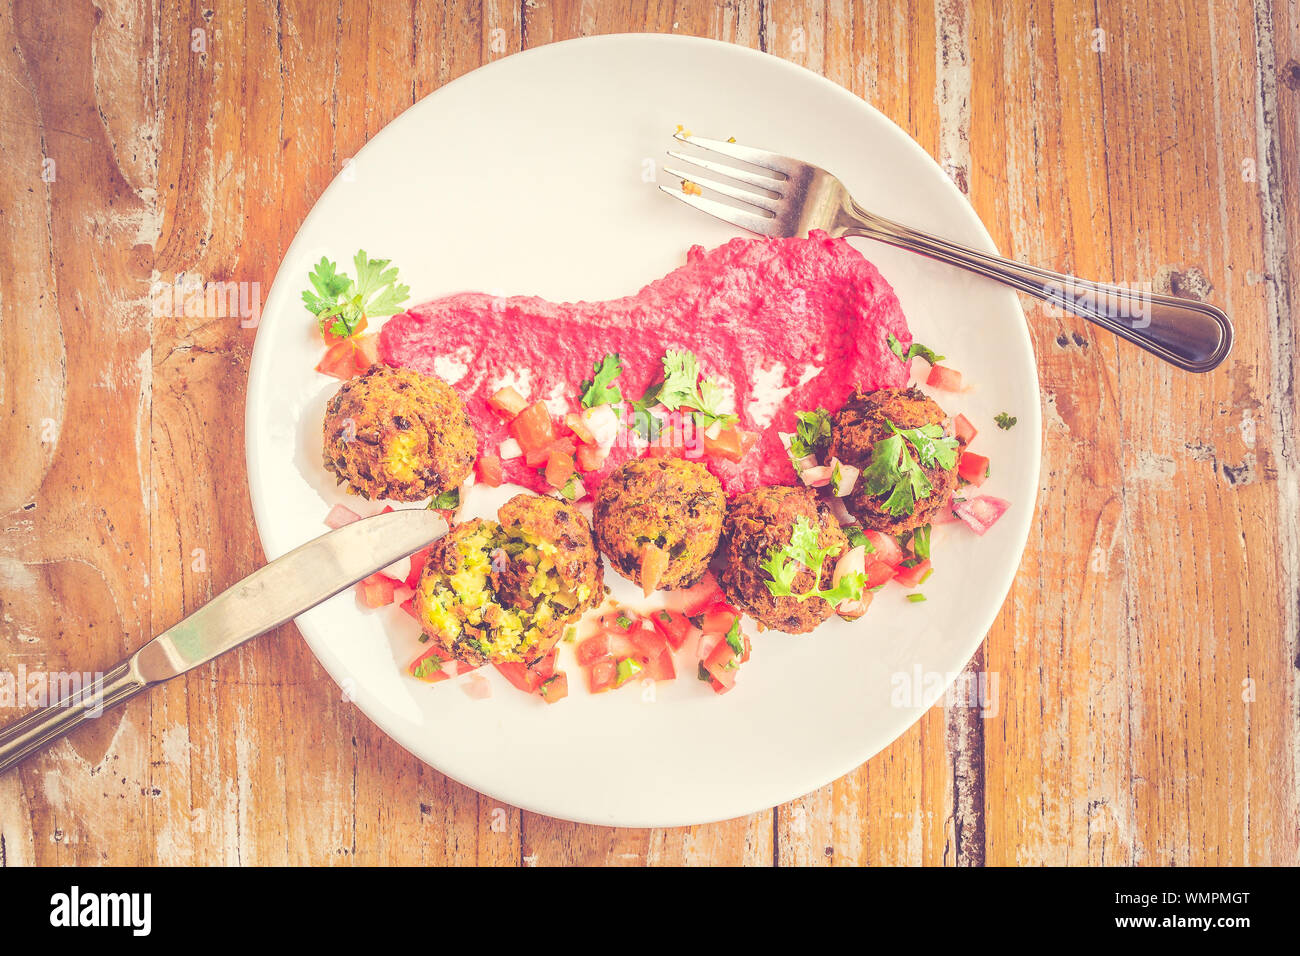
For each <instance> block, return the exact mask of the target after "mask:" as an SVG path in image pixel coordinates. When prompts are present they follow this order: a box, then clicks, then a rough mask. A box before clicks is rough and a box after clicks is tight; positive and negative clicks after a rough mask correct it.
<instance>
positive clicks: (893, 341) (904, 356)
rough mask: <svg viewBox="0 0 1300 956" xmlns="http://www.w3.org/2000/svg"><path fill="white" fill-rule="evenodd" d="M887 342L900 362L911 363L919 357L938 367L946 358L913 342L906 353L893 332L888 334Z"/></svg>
mask: <svg viewBox="0 0 1300 956" xmlns="http://www.w3.org/2000/svg"><path fill="white" fill-rule="evenodd" d="M885 342H886V344H888V345H889V350H890V351H891V352H893V353H894V354H895V355H897V356H898V360H899V361H900V362H910V361H912V359H914V358H915V357H916V356H918V355H919V356H921V358H923V359H925V360H926V361H927V362H929V363H930V364H931V365H938V364H939V363H940V362H942V361H943V360H944V356H942V355H940V354H938V353H937V352H936V351H935V350H934V349H932V348H929V347H927V346H924V345H921V344H920V343H919V342H913V343H912V344H911V345H910V346H908V348H907V351H906V352H904V351H903V343H902V342H900V341H898V337H897V336H895V335H894V333H893V332H889V333H888V334H886V336H885Z"/></svg>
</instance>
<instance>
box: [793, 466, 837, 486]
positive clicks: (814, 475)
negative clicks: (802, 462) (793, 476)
mask: <svg viewBox="0 0 1300 956" xmlns="http://www.w3.org/2000/svg"><path fill="white" fill-rule="evenodd" d="M799 478H800V480H801V481H803V483H804V484H805V485H807V486H808V487H809V488H824V487H825V486H826V485H829V484H830V483H831V466H830V465H818V466H817V467H816V468H803V469H801V470H800V471H799Z"/></svg>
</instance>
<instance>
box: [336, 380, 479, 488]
mask: <svg viewBox="0 0 1300 956" xmlns="http://www.w3.org/2000/svg"><path fill="white" fill-rule="evenodd" d="M477 451H478V441H477V439H476V438H475V437H474V426H473V425H471V424H470V420H469V415H468V414H467V413H466V411H465V403H464V402H462V401H461V399H460V395H458V394H457V393H456V390H455V389H454V388H452V387H451V386H450V385H448V384H447V383H446V382H444V381H443V380H442V379H440V378H434V377H433V376H430V375H421V374H420V373H419V372H416V371H415V370H413V369H409V368H392V367H391V366H388V365H372V366H371V367H370V368H369V370H367V371H366V372H365V373H364V374H363V375H361V376H359V377H358V378H354V379H350V380H348V381H346V382H344V383H343V386H342V387H341V388H340V389H339V390H338V392H337V393H335V395H334V397H333V398H331V399H330V402H329V405H328V406H326V409H325V467H326V468H328V469H329V470H330V471H332V472H333V473H334V474H335V475H336V476H337V477H338V479H339V481H344V482H347V485H348V490H349V491H351V492H352V493H353V494H358V495H360V496H361V497H363V498H366V499H367V500H368V499H371V498H388V499H391V500H393V501H423V500H424V499H425V498H428V497H431V496H433V495H440V494H442V493H443V492H444V491H450V490H451V489H453V488H455V487H457V486H459V485H460V483H461V482H462V481H464V480H465V478H466V476H467V475H468V474H469V471H470V468H472V467H473V465H474V456H475V454H476V453H477Z"/></svg>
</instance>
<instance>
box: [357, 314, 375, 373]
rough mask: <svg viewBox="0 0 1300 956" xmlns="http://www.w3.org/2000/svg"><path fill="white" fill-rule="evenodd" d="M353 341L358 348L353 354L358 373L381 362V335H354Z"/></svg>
mask: <svg viewBox="0 0 1300 956" xmlns="http://www.w3.org/2000/svg"><path fill="white" fill-rule="evenodd" d="M362 321H363V322H364V321H365V320H364V319H363V320H362ZM351 341H352V345H353V348H355V349H356V352H355V353H354V354H353V356H352V364H353V367H355V368H356V370H357V374H360V373H362V372H365V371H367V370H368V369H369V368H370V366H372V365H378V364H379V336H377V335H354V336H352V339H351Z"/></svg>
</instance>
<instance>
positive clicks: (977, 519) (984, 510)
mask: <svg viewBox="0 0 1300 956" xmlns="http://www.w3.org/2000/svg"><path fill="white" fill-rule="evenodd" d="M1009 507H1011V502H1009V501H1003V500H1002V499H1001V498H994V497H993V496H992V495H980V496H979V497H978V498H969V499H967V500H966V501H955V502H953V506H952V510H953V513H954V514H956V515H957V517H958V518H961V520H962V521H964V522H966V524H967V526H968V527H969V528H970V529H971V530H972V531H974V532H975V533H976V534H981V535H982V534H983V533H984V532H985V531H988V530H989V528H991V527H993V525H994V524H996V523H997V520H998V519H999V518H1001V517H1002V515H1003V514H1005V513H1006V510H1007V508H1009Z"/></svg>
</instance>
